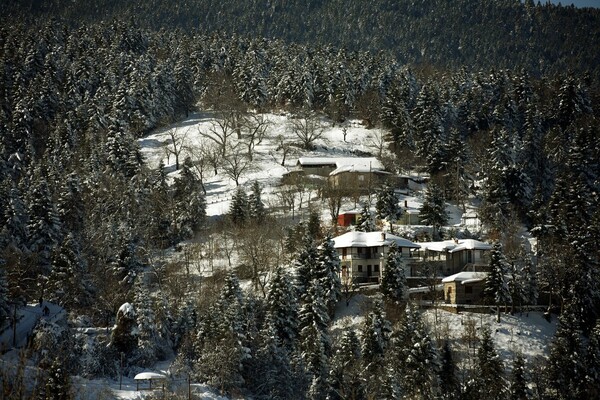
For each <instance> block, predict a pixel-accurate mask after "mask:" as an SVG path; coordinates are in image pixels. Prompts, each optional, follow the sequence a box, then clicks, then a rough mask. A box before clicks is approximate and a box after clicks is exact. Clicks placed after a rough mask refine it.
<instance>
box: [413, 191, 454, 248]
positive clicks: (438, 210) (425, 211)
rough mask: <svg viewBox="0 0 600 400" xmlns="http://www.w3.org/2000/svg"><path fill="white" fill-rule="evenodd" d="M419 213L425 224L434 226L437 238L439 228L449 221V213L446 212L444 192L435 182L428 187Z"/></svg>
mask: <svg viewBox="0 0 600 400" xmlns="http://www.w3.org/2000/svg"><path fill="white" fill-rule="evenodd" d="M419 215H420V217H421V219H422V221H423V223H424V224H426V225H431V226H432V227H433V238H434V239H437V238H438V235H439V229H440V228H441V227H442V226H444V225H446V223H447V222H448V213H447V212H446V203H445V198H444V193H443V191H442V190H441V188H440V187H439V186H438V185H436V184H434V183H433V182H431V183H429V186H428V187H427V191H426V192H425V200H424V201H423V206H422V207H421V209H420V211H419Z"/></svg>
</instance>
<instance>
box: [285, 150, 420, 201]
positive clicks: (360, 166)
mask: <svg viewBox="0 0 600 400" xmlns="http://www.w3.org/2000/svg"><path fill="white" fill-rule="evenodd" d="M297 176H304V177H310V176H313V177H314V176H322V177H323V178H325V179H327V186H328V188H329V189H331V190H335V191H346V192H359V193H366V192H369V191H370V190H372V189H374V188H376V187H378V186H380V185H381V184H382V183H383V182H390V183H392V184H393V185H394V186H395V187H399V188H406V187H407V186H408V178H407V177H401V176H397V175H395V174H392V173H390V172H387V171H385V168H384V166H383V164H382V163H381V162H380V161H379V160H378V159H377V158H375V157H300V158H299V159H298V162H297V163H296V168H295V169H293V170H291V171H289V172H288V173H287V174H286V175H285V176H284V181H290V180H291V179H292V177H297Z"/></svg>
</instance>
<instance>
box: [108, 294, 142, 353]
mask: <svg viewBox="0 0 600 400" xmlns="http://www.w3.org/2000/svg"><path fill="white" fill-rule="evenodd" d="M136 325H137V324H136V313H135V310H134V308H133V306H132V305H131V304H130V303H124V304H123V305H122V306H121V307H120V308H119V310H118V311H117V318H116V322H115V326H114V328H113V330H112V332H111V336H110V347H112V348H114V349H115V350H116V351H117V353H124V354H125V355H127V356H129V355H131V354H132V353H133V352H134V351H135V349H136V347H137V337H136V331H137V328H136Z"/></svg>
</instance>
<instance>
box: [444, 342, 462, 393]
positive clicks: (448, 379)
mask: <svg viewBox="0 0 600 400" xmlns="http://www.w3.org/2000/svg"><path fill="white" fill-rule="evenodd" d="M457 372H458V369H457V366H456V362H455V361H454V356H453V354H452V348H451V347H450V341H449V340H445V341H444V344H443V346H442V349H441V355H440V370H439V380H440V388H442V391H441V397H442V399H444V400H455V399H459V398H460V384H459V381H458V376H457Z"/></svg>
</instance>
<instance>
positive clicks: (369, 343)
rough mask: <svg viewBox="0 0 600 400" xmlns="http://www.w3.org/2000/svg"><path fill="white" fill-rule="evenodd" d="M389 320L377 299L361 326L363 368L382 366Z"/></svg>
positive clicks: (387, 338)
mask: <svg viewBox="0 0 600 400" xmlns="http://www.w3.org/2000/svg"><path fill="white" fill-rule="evenodd" d="M391 331H392V329H391V327H390V322H389V321H388V320H387V319H386V318H385V314H384V311H383V304H382V303H381V302H380V301H377V302H376V303H375V304H374V305H373V310H372V311H370V312H369V314H368V315H367V317H366V318H365V321H364V323H363V325H362V327H361V353H362V359H363V365H364V368H370V367H371V366H372V367H373V369H377V368H380V367H382V366H383V357H384V355H385V351H386V349H387V347H388V345H389V341H390V334H391Z"/></svg>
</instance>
